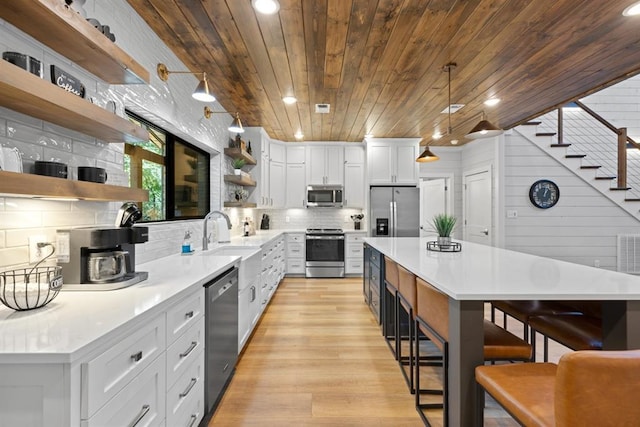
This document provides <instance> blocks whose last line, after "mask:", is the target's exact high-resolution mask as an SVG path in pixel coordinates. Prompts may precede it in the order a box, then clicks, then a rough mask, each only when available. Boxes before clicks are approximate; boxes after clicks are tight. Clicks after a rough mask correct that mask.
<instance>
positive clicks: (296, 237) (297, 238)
mask: <svg viewBox="0 0 640 427" xmlns="http://www.w3.org/2000/svg"><path fill="white" fill-rule="evenodd" d="M295 242H298V243H304V233H290V234H287V244H290V243H295Z"/></svg>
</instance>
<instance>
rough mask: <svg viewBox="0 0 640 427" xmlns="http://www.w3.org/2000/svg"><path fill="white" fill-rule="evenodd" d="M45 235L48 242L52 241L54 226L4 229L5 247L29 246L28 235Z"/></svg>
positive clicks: (53, 238) (54, 232) (54, 235)
mask: <svg viewBox="0 0 640 427" xmlns="http://www.w3.org/2000/svg"><path fill="white" fill-rule="evenodd" d="M36 235H38V236H45V237H46V239H47V241H48V242H54V241H55V237H56V229H55V228H28V229H20V230H7V231H6V247H7V248H13V247H20V246H29V236H36Z"/></svg>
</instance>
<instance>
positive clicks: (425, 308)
mask: <svg viewBox="0 0 640 427" xmlns="http://www.w3.org/2000/svg"><path fill="white" fill-rule="evenodd" d="M416 295H417V298H416V315H415V333H414V343H415V353H414V359H415V361H414V370H415V373H414V378H415V389H416V393H415V395H416V409H417V411H418V413H419V414H420V417H421V418H422V421H423V422H424V423H425V424H427V425H429V420H428V418H427V416H426V415H425V414H424V411H423V409H435V408H442V407H443V409H444V420H445V425H447V419H448V411H447V405H446V402H447V398H448V392H447V382H448V373H447V370H448V369H447V368H448V358H449V355H448V341H449V297H448V296H447V295H446V294H444V293H442V292H440V291H439V290H438V289H436V288H435V287H433V286H431V284H429V283H427V282H426V281H424V280H422V279H421V278H416ZM419 331H422V333H424V334H425V335H426V336H427V337H429V338H430V339H431V340H432V341H433V343H434V344H435V345H436V346H437V347H438V349H439V350H440V351H441V353H442V359H443V361H442V366H443V369H444V375H443V377H444V379H443V388H442V395H443V401H442V403H441V404H440V403H437V404H433V403H426V404H425V403H422V400H421V394H437V390H433V389H424V390H423V389H421V388H420V365H419V363H418V362H419V358H420V347H419V345H418V339H419V336H418V333H419ZM532 357H533V350H532V347H531V345H530V344H529V343H527V342H526V341H524V340H523V339H521V338H518V337H517V336H515V335H513V334H512V333H511V332H509V331H507V330H505V329H503V328H501V327H499V326H498V325H496V324H495V323H492V322H490V321H488V320H484V359H485V360H491V361H495V360H520V361H527V362H528V361H531V359H532Z"/></svg>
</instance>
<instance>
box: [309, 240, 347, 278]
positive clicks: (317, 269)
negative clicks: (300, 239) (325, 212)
mask: <svg viewBox="0 0 640 427" xmlns="http://www.w3.org/2000/svg"><path fill="white" fill-rule="evenodd" d="M305 265H306V276H307V277H344V235H329V236H327V235H323V236H315V235H307V238H306V262H305Z"/></svg>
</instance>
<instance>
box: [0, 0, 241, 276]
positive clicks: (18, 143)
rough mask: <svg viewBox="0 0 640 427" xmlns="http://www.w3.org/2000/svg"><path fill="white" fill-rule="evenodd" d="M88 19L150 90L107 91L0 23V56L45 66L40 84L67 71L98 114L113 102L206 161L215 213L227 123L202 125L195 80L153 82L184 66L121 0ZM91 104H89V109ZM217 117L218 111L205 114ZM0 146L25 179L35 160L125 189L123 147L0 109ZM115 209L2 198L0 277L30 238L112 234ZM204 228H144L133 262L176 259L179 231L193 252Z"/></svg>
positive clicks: (24, 256)
mask: <svg viewBox="0 0 640 427" xmlns="http://www.w3.org/2000/svg"><path fill="white" fill-rule="evenodd" d="M84 9H85V10H86V11H87V14H88V16H90V17H94V18H97V19H98V20H100V22H103V23H105V24H108V25H110V27H111V31H112V32H113V33H114V34H116V37H117V43H116V44H117V45H119V46H120V47H121V48H122V49H123V50H125V51H126V52H127V53H129V54H130V55H131V56H132V57H134V58H135V59H136V61H138V62H139V63H140V64H142V65H143V66H144V67H145V68H146V69H147V70H149V71H150V74H151V83H150V84H149V85H109V84H107V83H105V82H102V81H101V80H98V79H97V78H96V77H95V76H93V75H92V74H90V73H88V72H87V71H85V70H84V69H83V68H81V67H79V66H77V65H75V64H74V63H72V62H71V61H69V60H68V59H67V58H65V57H63V56H61V55H59V54H58V53H56V52H54V51H52V50H50V49H49V48H47V47H46V46H44V45H43V44H41V43H40V42H38V41H36V40H34V39H32V38H31V37H29V36H28V35H26V34H24V33H22V32H21V31H19V30H17V29H16V28H15V27H13V26H12V25H10V24H9V23H7V22H6V21H4V20H2V19H0V50H1V51H2V52H4V51H17V52H21V53H26V54H28V55H31V56H33V57H35V58H36V59H38V60H40V61H41V62H42V63H43V66H44V67H43V68H44V70H45V76H44V78H45V79H47V80H49V65H51V64H54V65H56V66H59V67H61V68H62V69H65V70H67V71H69V72H70V73H71V74H73V75H74V76H75V77H77V78H78V79H80V80H81V81H82V83H83V84H84V85H85V87H86V91H87V98H89V97H93V98H94V100H95V103H96V104H97V105H99V106H103V107H104V106H106V103H107V101H109V100H113V101H115V102H116V104H117V109H121V108H123V107H125V106H126V107H127V108H129V109H131V110H133V111H135V112H136V113H138V114H141V115H143V116H144V117H146V118H149V119H150V120H151V121H152V122H154V123H156V124H157V125H159V126H162V127H165V128H167V129H168V130H169V131H171V132H173V133H175V134H176V135H178V136H180V137H182V138H184V139H185V140H187V141H188V142H190V143H193V144H195V145H197V146H199V147H200V148H202V149H204V150H206V151H208V152H210V153H211V156H212V158H211V165H210V166H211V206H213V207H218V206H221V203H222V202H221V200H222V195H221V191H222V190H221V189H222V188H223V186H222V177H221V170H222V168H223V165H222V164H221V157H223V156H221V155H219V153H220V152H222V147H223V146H224V144H226V143H227V140H228V138H229V132H228V131H227V126H228V124H229V122H230V121H231V119H232V117H231V115H225V114H216V115H214V116H213V117H212V118H211V119H205V118H204V117H203V114H202V107H203V104H202V103H200V102H198V101H194V100H193V99H192V98H191V92H192V91H193V88H194V87H195V86H196V85H197V83H198V81H197V78H196V77H193V76H188V75H184V76H176V77H175V78H172V79H170V80H169V81H168V82H162V81H161V80H160V79H159V78H158V77H157V76H156V75H155V69H156V64H157V63H158V62H163V63H165V64H167V67H168V68H169V69H171V70H180V69H186V67H185V66H184V64H182V62H180V61H179V60H178V58H177V57H176V56H175V55H174V54H173V53H172V52H171V51H170V49H168V48H167V47H166V46H165V45H164V44H163V43H162V42H161V41H160V39H159V38H158V36H157V35H156V34H155V33H153V31H151V29H150V28H149V27H148V26H147V24H146V23H145V22H144V21H143V20H142V19H141V18H140V17H139V16H138V15H137V14H136V13H135V12H134V11H133V10H132V8H131V6H130V5H129V4H128V3H127V2H126V0H113V1H109V2H99V1H95V0H88V1H87V3H86V4H85V6H84ZM87 102H89V101H87ZM211 108H212V109H214V110H217V111H219V110H221V109H222V108H221V107H220V106H219V105H213V106H211ZM0 145H3V146H8V147H17V148H18V150H19V151H20V153H21V155H22V157H23V167H24V171H25V172H29V171H30V169H31V167H32V165H33V164H34V162H35V161H36V160H49V161H59V162H63V163H66V164H68V165H69V167H70V176H71V178H76V177H77V166H98V167H102V168H105V169H106V170H107V173H108V176H109V178H108V181H107V183H108V184H112V185H127V178H126V175H125V174H124V173H123V171H122V164H123V158H124V144H123V143H115V144H114V143H105V142H103V141H99V140H96V139H95V138H92V137H89V136H87V135H84V134H82V133H79V132H75V131H72V130H69V129H65V128H62V127H59V126H56V125H53V124H51V123H47V122H43V121H42V120H39V119H36V118H33V117H30V116H28V115H23V114H20V113H17V112H15V111H12V110H8V109H5V108H0ZM120 205H121V202H82V201H80V202H62V201H45V200H35V199H29V198H21V197H6V198H3V197H0V269H6V268H16V267H18V266H23V265H25V264H27V263H28V260H29V256H28V238H29V236H32V235H45V236H46V238H47V240H50V241H54V239H55V234H56V230H57V229H58V228H68V227H80V226H113V224H114V221H115V217H116V214H117V211H118V208H119V207H120ZM201 223H202V221H179V222H173V223H156V224H149V225H148V226H149V229H150V241H149V242H148V243H146V244H144V245H139V247H140V249H139V251H137V254H138V257H137V261H138V262H139V263H140V262H144V261H148V260H151V259H154V258H157V257H161V256H166V255H169V254H171V253H176V252H179V251H180V245H181V243H182V239H183V237H184V231H185V230H187V229H192V231H193V236H194V239H193V240H194V246H196V247H198V246H199V245H200V244H201V243H200V237H199V236H201V233H202V232H201V229H202V228H201V227H202V225H201Z"/></svg>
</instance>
